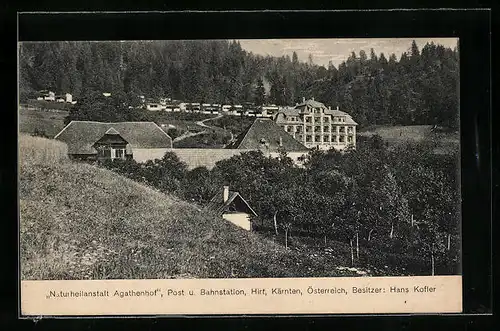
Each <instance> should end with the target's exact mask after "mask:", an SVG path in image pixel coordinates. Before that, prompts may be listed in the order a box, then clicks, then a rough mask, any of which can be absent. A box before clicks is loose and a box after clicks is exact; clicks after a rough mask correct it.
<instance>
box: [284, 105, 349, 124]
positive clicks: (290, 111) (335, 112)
mask: <svg viewBox="0 0 500 331" xmlns="http://www.w3.org/2000/svg"><path fill="white" fill-rule="evenodd" d="M305 105H309V106H310V107H314V108H324V110H323V111H324V113H325V114H327V115H332V116H344V117H345V123H346V124H351V125H358V123H356V122H355V121H354V120H353V119H352V117H351V115H349V114H348V113H346V112H343V111H341V110H338V109H328V108H326V107H325V105H324V104H322V103H321V102H318V101H314V100H307V101H305V102H302V103H300V104H298V105H297V106H295V108H288V109H282V110H280V111H278V113H277V114H276V116H277V115H278V114H284V115H285V117H288V116H298V115H299V114H300V113H301V112H302V109H301V108H303V107H304V106H305Z"/></svg>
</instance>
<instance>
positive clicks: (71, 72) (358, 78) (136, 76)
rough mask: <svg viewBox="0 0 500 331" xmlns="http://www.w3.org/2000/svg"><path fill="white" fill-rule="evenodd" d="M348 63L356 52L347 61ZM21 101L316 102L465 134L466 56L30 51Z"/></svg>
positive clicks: (201, 44) (224, 49)
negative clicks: (317, 57) (324, 60)
mask: <svg viewBox="0 0 500 331" xmlns="http://www.w3.org/2000/svg"><path fill="white" fill-rule="evenodd" d="M346 55H347V54H346ZM19 56H20V57H19V68H20V97H21V101H23V100H26V99H28V98H30V97H32V96H33V93H34V92H35V91H38V90H42V89H50V90H53V91H55V92H56V93H65V92H70V93H72V94H73V95H74V96H75V97H76V98H84V97H85V96H86V95H89V94H90V93H92V92H103V91H106V92H111V93H112V95H114V96H120V99H126V100H127V103H128V104H130V105H137V103H138V102H139V100H138V95H144V96H146V97H151V98H157V97H171V98H173V99H178V100H185V101H189V102H203V103H205V102H206V103H245V102H254V103H256V104H263V103H274V104H278V105H294V104H295V103H296V102H298V101H300V100H302V97H306V98H309V97H315V99H316V100H319V101H321V102H323V103H325V104H326V105H330V106H333V107H336V106H339V107H340V108H341V109H343V110H346V111H347V112H349V113H350V114H351V115H352V116H353V118H355V119H356V121H357V122H358V123H359V124H360V125H361V127H363V126H368V125H377V124H384V125H391V124H403V125H410V124H430V125H438V126H443V127H448V128H451V129H456V128H458V101H459V99H458V83H459V55H458V45H457V48H455V49H450V48H445V47H444V46H442V45H436V44H433V43H428V44H426V45H425V46H424V47H422V49H419V48H418V47H417V44H416V43H415V42H414V41H413V43H411V44H409V45H408V51H407V52H405V53H403V54H402V55H401V56H399V57H398V56H396V55H395V54H383V53H377V52H376V50H374V49H371V50H370V53H369V54H367V53H366V52H365V51H360V52H359V53H358V54H356V53H354V52H353V53H351V54H350V55H349V57H348V58H347V60H346V61H345V62H343V63H341V64H340V65H339V66H338V67H335V66H334V65H333V64H331V63H330V65H328V66H327V67H324V66H320V65H317V64H315V63H314V59H313V58H312V56H310V57H309V60H308V61H307V62H301V61H299V60H298V57H297V54H296V53H295V52H294V53H292V54H290V55H286V56H283V57H271V56H261V55H256V54H253V53H249V52H247V51H245V50H243V49H242V47H241V45H240V44H239V42H237V41H222V40H213V41H135V42H119V41H116V42H50V43H23V44H21V46H20V48H19Z"/></svg>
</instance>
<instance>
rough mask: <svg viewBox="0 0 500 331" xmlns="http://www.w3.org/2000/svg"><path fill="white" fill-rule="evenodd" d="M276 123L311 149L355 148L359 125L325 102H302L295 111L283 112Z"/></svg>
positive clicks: (279, 113) (281, 111) (312, 100)
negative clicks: (327, 105)
mask: <svg viewBox="0 0 500 331" xmlns="http://www.w3.org/2000/svg"><path fill="white" fill-rule="evenodd" d="M274 119H275V122H276V124H278V125H279V126H281V127H282V128H283V129H284V130H285V131H286V132H288V133H289V134H290V136H292V137H293V138H295V139H296V140H298V141H300V142H301V143H302V144H304V145H305V146H306V147H308V148H314V147H317V148H319V149H330V148H332V147H333V148H335V149H338V150H342V149H345V148H346V147H348V146H352V147H356V126H357V125H358V124H357V123H356V122H354V120H353V119H352V117H351V116H350V115H349V114H347V113H345V112H343V111H340V110H339V109H338V107H337V109H331V108H330V107H328V108H327V107H326V106H325V105H324V104H323V103H321V102H318V101H315V100H314V98H312V99H310V100H305V99H304V98H303V99H302V103H300V104H297V105H296V106H295V108H292V109H290V108H289V109H284V110H280V111H279V112H278V113H277V114H276V116H275V118H274Z"/></svg>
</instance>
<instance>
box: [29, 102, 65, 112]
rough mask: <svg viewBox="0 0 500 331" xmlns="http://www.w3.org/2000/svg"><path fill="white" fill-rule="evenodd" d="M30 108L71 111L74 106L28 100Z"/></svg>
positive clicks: (63, 103)
mask: <svg viewBox="0 0 500 331" xmlns="http://www.w3.org/2000/svg"><path fill="white" fill-rule="evenodd" d="M26 103H27V106H28V107H33V108H41V109H55V110H64V111H69V110H70V109H71V108H72V107H73V105H72V104H71V103H65V102H54V101H45V100H26Z"/></svg>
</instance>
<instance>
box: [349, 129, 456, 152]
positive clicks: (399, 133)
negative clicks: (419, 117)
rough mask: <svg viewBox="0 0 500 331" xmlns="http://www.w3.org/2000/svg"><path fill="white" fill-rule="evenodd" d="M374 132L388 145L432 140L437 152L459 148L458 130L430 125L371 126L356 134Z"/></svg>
mask: <svg viewBox="0 0 500 331" xmlns="http://www.w3.org/2000/svg"><path fill="white" fill-rule="evenodd" d="M374 134H378V135H379V136H380V137H381V138H382V139H383V140H384V141H386V142H387V143H388V144H389V146H391V145H396V144H400V143H405V142H421V141H432V142H435V143H437V146H438V147H437V148H436V152H438V153H445V152H446V151H448V150H450V149H454V150H457V149H458V148H460V139H459V134H458V132H447V131H444V130H442V129H440V128H437V129H433V128H432V126H431V125H409V126H372V127H367V128H364V129H362V130H360V131H359V132H357V135H358V136H359V137H362V138H368V137H370V136H372V135H374Z"/></svg>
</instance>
